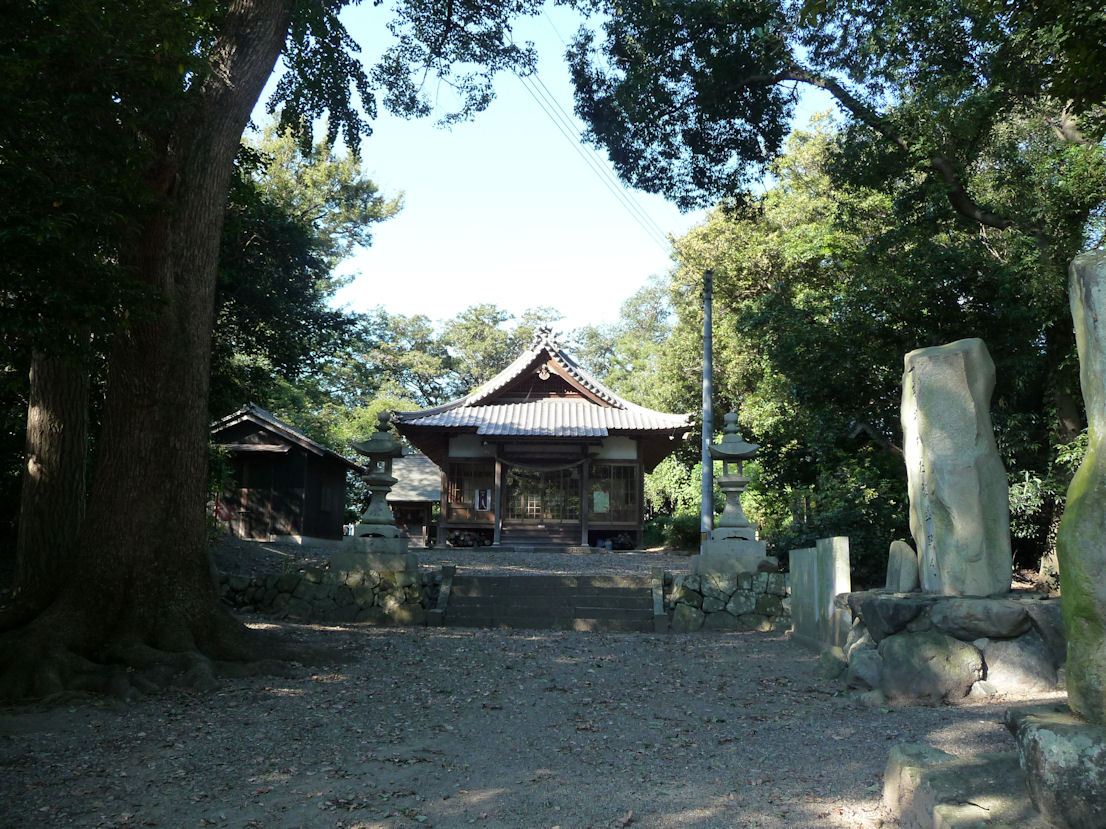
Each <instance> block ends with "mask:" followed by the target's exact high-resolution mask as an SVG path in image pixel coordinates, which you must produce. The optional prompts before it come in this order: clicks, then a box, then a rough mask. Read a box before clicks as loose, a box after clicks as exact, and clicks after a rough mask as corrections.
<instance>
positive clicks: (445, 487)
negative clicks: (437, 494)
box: [438, 460, 449, 547]
mask: <svg viewBox="0 0 1106 829" xmlns="http://www.w3.org/2000/svg"><path fill="white" fill-rule="evenodd" d="M448 515H449V461H448V460H447V461H446V463H445V468H444V469H442V498H441V502H440V504H439V506H438V544H440V545H441V546H443V547H444V546H445V544H446V538H447V537H448V536H447V533H446V528H445V524H446V518H447V516H448Z"/></svg>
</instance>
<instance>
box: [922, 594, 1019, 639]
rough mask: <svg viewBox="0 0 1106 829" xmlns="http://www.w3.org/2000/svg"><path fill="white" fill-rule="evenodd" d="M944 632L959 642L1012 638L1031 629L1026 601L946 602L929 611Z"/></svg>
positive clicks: (974, 600)
mask: <svg viewBox="0 0 1106 829" xmlns="http://www.w3.org/2000/svg"><path fill="white" fill-rule="evenodd" d="M929 620H930V621H931V622H932V623H933V626H934V627H935V628H937V630H939V631H941V632H942V633H947V634H948V635H949V636H955V637H956V638H957V639H967V640H972V639H979V638H980V637H986V638H988V639H1012V638H1014V637H1015V636H1021V635H1022V634H1023V633H1025V632H1026V631H1027V630H1029V628H1030V627H1031V626H1032V624H1033V622H1032V620H1031V619H1030V618H1029V613H1028V612H1027V611H1026V609H1025V604H1024V603H1023V602H1018V601H1014V600H1013V599H946V600H943V601H940V602H937V604H936V605H934V607H933V609H932V610H930V611H929Z"/></svg>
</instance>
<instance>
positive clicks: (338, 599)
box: [219, 566, 436, 625]
mask: <svg viewBox="0 0 1106 829" xmlns="http://www.w3.org/2000/svg"><path fill="white" fill-rule="evenodd" d="M435 588H436V584H435V583H434V581H433V580H430V581H426V582H424V580H423V578H422V577H420V573H419V572H418V570H411V569H404V570H383V571H377V570H368V571H366V572H354V573H346V572H335V571H333V570H330V569H329V568H327V567H325V566H324V567H307V568H304V569H303V570H301V571H299V572H295V573H282V574H276V573H270V574H266V575H257V576H240V575H227V574H222V575H221V576H220V584H219V592H220V595H221V597H222V599H223V601H225V602H227V603H228V604H229V605H230V606H231V607H235V608H239V609H244V610H253V611H255V612H259V613H266V614H269V613H271V614H276V615H277V616H279V617H280V618H287V619H292V620H294V621H301V622H307V621H311V622H339V623H342V622H366V623H370V624H379V625H422V624H424V623H425V619H426V610H425V608H426V607H427V606H430V605H431V600H432V599H433V595H432V594H433V592H434V590H435Z"/></svg>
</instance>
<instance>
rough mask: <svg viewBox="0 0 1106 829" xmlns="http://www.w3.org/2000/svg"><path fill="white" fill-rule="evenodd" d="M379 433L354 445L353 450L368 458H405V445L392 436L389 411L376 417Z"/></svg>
mask: <svg viewBox="0 0 1106 829" xmlns="http://www.w3.org/2000/svg"><path fill="white" fill-rule="evenodd" d="M376 419H377V431H375V432H373V434H372V437H370V438H368V439H367V440H361V441H357V442H355V443H353V444H352V445H353V448H354V450H355V451H357V452H358V454H361V455H365V456H367V457H370V458H372V457H376V458H380V457H384V458H400V457H403V444H402V443H400V441H399V439H398V438H397V437H396V436H395V435H394V434H392V432H391V428H392V422H391V420H392V416H391V413H390V412H388V411H386V410H385V411H382V412H381V413H380V414H378V415H377V416H376Z"/></svg>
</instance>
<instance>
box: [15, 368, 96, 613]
mask: <svg viewBox="0 0 1106 829" xmlns="http://www.w3.org/2000/svg"><path fill="white" fill-rule="evenodd" d="M26 446H27V449H26V457H27V465H26V468H25V469H24V472H23V487H22V492H21V495H20V500H19V537H18V540H17V541H16V548H15V593H16V596H17V598H18V601H19V606H20V608H21V609H24V610H25V611H26V612H34V611H36V610H38V609H41V607H42V605H43V604H44V603H45V602H46V601H48V600H49V599H51V598H53V596H54V595H55V594H56V592H57V588H58V585H59V584H60V582H61V574H62V573H63V572H64V568H65V566H66V561H67V558H68V557H69V555H70V553H71V551H72V548H73V542H74V540H75V539H76V537H77V530H78V529H79V528H80V526H81V520H82V519H83V518H84V511H85V466H86V459H87V456H88V371H87V369H86V368H85V367H84V366H81V365H79V363H77V362H76V361H73V360H66V359H64V358H62V357H56V356H51V355H47V354H46V353H44V352H42V351H36V352H35V353H34V354H33V355H32V357H31V372H30V399H29V402H28V405H27V442H26Z"/></svg>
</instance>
